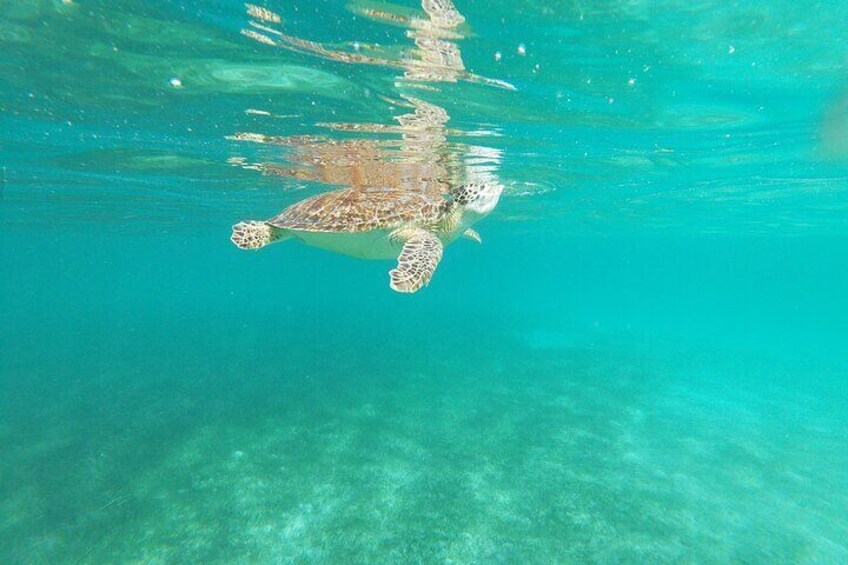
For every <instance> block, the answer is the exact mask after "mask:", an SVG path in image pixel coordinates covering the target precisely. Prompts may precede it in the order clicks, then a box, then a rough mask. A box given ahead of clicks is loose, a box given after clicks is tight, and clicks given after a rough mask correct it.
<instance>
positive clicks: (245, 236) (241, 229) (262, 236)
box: [230, 221, 282, 249]
mask: <svg viewBox="0 0 848 565" xmlns="http://www.w3.org/2000/svg"><path fill="white" fill-rule="evenodd" d="M281 235H282V234H281V233H280V230H278V229H277V228H275V227H274V226H272V225H270V224H269V223H267V222H256V221H250V222H239V223H237V224H236V225H234V226H233V235H232V236H230V240H232V242H233V243H235V244H236V246H238V247H240V248H241V249H260V248H262V247H265V246H266V245H268V244H269V243H274V242H275V241H279V240H280V239H281Z"/></svg>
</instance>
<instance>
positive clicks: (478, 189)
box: [453, 183, 503, 216]
mask: <svg viewBox="0 0 848 565" xmlns="http://www.w3.org/2000/svg"><path fill="white" fill-rule="evenodd" d="M501 192H503V186H502V185H500V184H499V183H470V184H466V185H463V186H461V187H460V188H459V189H458V190H457V191H456V192H454V194H453V200H454V202H456V203H457V204H459V205H460V206H462V207H463V208H464V209H465V210H466V211H468V212H472V213H474V214H479V215H480V216H485V215H486V214H488V213H489V212H491V211H492V210H494V209H495V206H497V205H498V199H499V198H500V197H501Z"/></svg>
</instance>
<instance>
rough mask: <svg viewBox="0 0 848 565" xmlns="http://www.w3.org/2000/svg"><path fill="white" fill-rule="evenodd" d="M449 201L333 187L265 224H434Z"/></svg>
mask: <svg viewBox="0 0 848 565" xmlns="http://www.w3.org/2000/svg"><path fill="white" fill-rule="evenodd" d="M448 204H449V203H448V202H447V201H446V200H444V199H442V198H434V197H433V196H432V195H427V194H425V193H423V192H415V191H404V190H391V189H386V190H352V189H345V190H336V191H333V192H327V193H324V194H319V195H317V196H313V197H312V198H307V199H306V200H302V201H300V202H297V203H295V204H292V205H291V206H289V207H288V208H286V209H285V210H283V212H281V213H280V214H279V215H278V216H276V217H274V218H272V219H270V220H269V221H268V223H270V224H271V225H272V226H274V227H277V228H282V229H289V230H295V231H308V232H349V233H353V232H366V231H372V230H378V229H388V228H395V227H397V226H400V225H404V224H415V225H420V226H425V227H429V226H435V225H436V224H438V223H439V222H440V220H441V219H442V217H443V216H444V214H445V211H446V209H447V207H448V206H447V205H448Z"/></svg>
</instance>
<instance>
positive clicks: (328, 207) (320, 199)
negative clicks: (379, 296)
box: [231, 183, 502, 292]
mask: <svg viewBox="0 0 848 565" xmlns="http://www.w3.org/2000/svg"><path fill="white" fill-rule="evenodd" d="M501 190H502V186H500V185H499V184H483V183H472V184H466V185H463V186H461V187H460V188H458V189H456V190H452V191H451V192H450V193H449V194H447V195H442V194H435V193H429V192H425V191H410V190H399V189H394V190H390V189H386V190H377V189H373V188H369V189H349V188H348V189H343V190H336V191H332V192H326V193H324V194H319V195H317V196H313V197H311V198H307V199H305V200H301V201H300V202H297V203H295V204H293V205H292V206H289V207H288V208H286V209H285V210H283V211H282V212H281V213H280V214H279V215H277V216H275V217H273V218H271V219H270V220H266V221H246V222H239V223H238V224H236V225H234V226H233V235H232V237H231V239H232V241H233V243H235V244H236V245H237V246H238V247H240V248H242V249H259V248H261V247H264V246H266V245H268V244H269V243H276V242H278V241H283V240H286V239H289V238H294V239H298V240H300V241H302V242H304V243H306V244H307V245H311V246H314V247H320V248H323V249H328V250H330V251H335V252H337V253H343V254H345V255H350V256H353V257H358V258H360V259H392V258H395V257H397V260H398V264H397V267H395V268H394V269H392V270H391V271H389V286H390V287H391V288H392V290H395V291H397V292H415V291H417V290H418V289H420V288H421V287H422V286H425V285H427V284H428V283H429V282H430V278H431V277H432V276H433V272H434V271H435V270H436V266H437V265H438V264H439V260H441V258H442V250H443V248H444V246H445V245H447V244H448V243H450V242H452V241H453V240H455V239H457V238H458V237H460V236H465V237H468V238H470V239H473V240H475V241H477V242H478V243H479V242H480V241H481V240H480V236H479V235H478V234H477V232H475V231H474V230H473V229H471V226H472V225H473V224H474V223H475V222H477V221H478V220H480V219H481V218H483V217H484V216H486V215H487V214H488V213H489V212H491V211H492V209H494V207H495V206H496V205H497V203H498V199H499V198H500V195H501Z"/></svg>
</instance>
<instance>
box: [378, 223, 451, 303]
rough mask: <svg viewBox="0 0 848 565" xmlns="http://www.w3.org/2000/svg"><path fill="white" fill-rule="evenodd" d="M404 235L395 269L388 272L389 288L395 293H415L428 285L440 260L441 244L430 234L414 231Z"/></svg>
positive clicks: (425, 231) (419, 230) (423, 231)
mask: <svg viewBox="0 0 848 565" xmlns="http://www.w3.org/2000/svg"><path fill="white" fill-rule="evenodd" d="M404 235H406V236H407V237H406V243H404V245H403V250H402V251H401V252H400V256H399V257H398V264H397V267H395V268H394V269H392V270H391V271H389V279H390V280H389V286H390V287H391V288H392V290H394V291H397V292H415V291H417V290H418V289H420V288H421V287H422V286H426V285H427V284H429V282H430V279H431V278H432V277H433V273H434V272H435V271H436V267H437V266H438V265H439V261H440V260H441V259H442V250H443V247H442V242H441V241H440V240H439V238H438V237H436V236H435V235H433V234H432V233H431V232H429V231H427V230H423V229H415V230H412V231H410V232H409V233H408V234H404Z"/></svg>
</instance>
